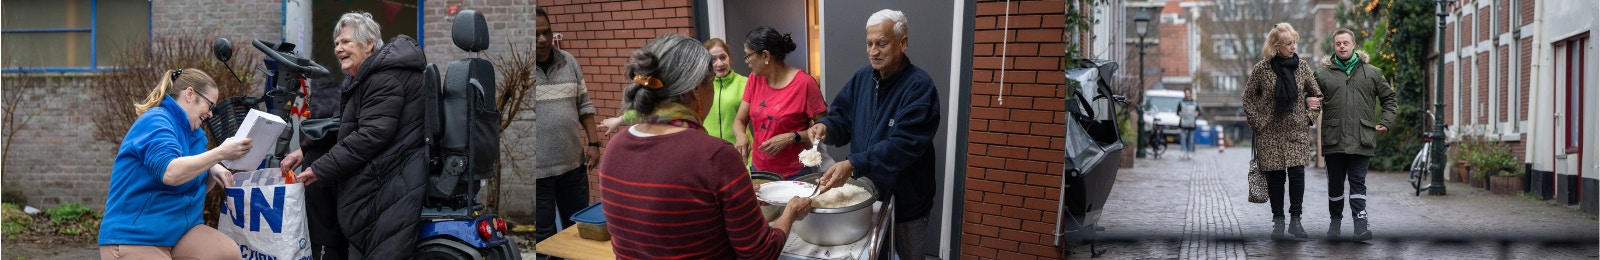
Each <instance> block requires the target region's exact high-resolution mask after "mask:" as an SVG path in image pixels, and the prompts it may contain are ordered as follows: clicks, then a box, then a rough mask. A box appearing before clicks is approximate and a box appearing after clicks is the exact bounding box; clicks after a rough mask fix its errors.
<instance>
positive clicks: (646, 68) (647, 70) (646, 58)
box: [627, 49, 658, 78]
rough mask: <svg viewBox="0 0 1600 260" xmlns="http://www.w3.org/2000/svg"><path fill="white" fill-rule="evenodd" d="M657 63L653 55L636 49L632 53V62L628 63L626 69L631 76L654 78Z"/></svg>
mask: <svg viewBox="0 0 1600 260" xmlns="http://www.w3.org/2000/svg"><path fill="white" fill-rule="evenodd" d="M657 63H658V61H657V59H656V55H655V54H654V53H650V52H648V51H645V50H644V49H638V50H634V51H633V60H631V61H629V62H628V65H627V69H628V72H629V73H630V74H632V75H629V76H630V78H631V77H632V76H656V70H657V67H658V64H657Z"/></svg>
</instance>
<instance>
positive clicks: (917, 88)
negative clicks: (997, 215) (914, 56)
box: [820, 58, 939, 221]
mask: <svg viewBox="0 0 1600 260" xmlns="http://www.w3.org/2000/svg"><path fill="white" fill-rule="evenodd" d="M902 64H903V67H901V69H900V71H899V72H895V73H894V74H893V75H890V76H888V77H886V78H883V79H878V77H877V75H878V71H877V70H875V69H872V66H870V65H869V66H864V67H862V68H861V69H860V70H857V71H856V73H855V75H854V76H851V77H850V82H847V83H845V85H844V89H842V90H840V91H839V94H838V96H835V97H834V99H833V102H832V104H831V105H829V106H828V116H827V117H823V118H822V120H821V121H820V123H821V124H823V125H826V126H827V127H828V137H827V139H826V140H823V143H825V144H828V145H833V146H844V145H847V144H854V145H852V146H851V147H850V155H849V156H848V157H847V159H848V160H850V165H851V166H854V167H855V173H856V175H857V176H866V177H867V178H868V179H871V180H872V183H873V186H877V187H876V188H877V189H878V190H879V191H893V192H892V193H890V194H893V196H894V197H896V198H897V199H896V200H895V203H896V205H895V207H896V209H895V220H896V221H907V220H915V219H918V218H923V217H927V216H928V212H929V211H930V210H932V209H933V192H934V174H936V173H934V156H936V154H935V153H934V151H933V136H934V134H935V133H937V132H938V130H939V103H938V101H939V92H937V87H936V86H934V84H933V78H932V77H929V76H928V73H927V72H925V71H922V69H921V68H917V66H915V65H911V60H910V59H909V58H907V59H903V61H902ZM879 198H880V199H886V198H888V196H879Z"/></svg>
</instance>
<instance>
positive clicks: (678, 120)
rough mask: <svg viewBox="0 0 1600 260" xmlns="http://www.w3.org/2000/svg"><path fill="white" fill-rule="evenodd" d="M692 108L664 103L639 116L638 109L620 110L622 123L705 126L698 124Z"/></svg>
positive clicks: (689, 126) (698, 120) (698, 121)
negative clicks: (647, 113) (645, 114)
mask: <svg viewBox="0 0 1600 260" xmlns="http://www.w3.org/2000/svg"><path fill="white" fill-rule="evenodd" d="M694 114H695V112H694V109H690V108H689V106H684V105H683V104H678V103H665V104H661V105H658V106H656V111H655V112H653V113H650V115H648V116H643V117H641V116H639V111H638V110H631V109H630V110H628V111H625V112H622V125H632V124H641V123H643V124H663V125H672V126H678V127H688V128H702V129H703V128H705V127H704V126H701V125H700V119H698V118H696V117H695V115H694Z"/></svg>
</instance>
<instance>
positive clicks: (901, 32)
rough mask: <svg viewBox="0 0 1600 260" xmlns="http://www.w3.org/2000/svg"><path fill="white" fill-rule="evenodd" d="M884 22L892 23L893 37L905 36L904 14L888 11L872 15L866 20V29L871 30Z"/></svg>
mask: <svg viewBox="0 0 1600 260" xmlns="http://www.w3.org/2000/svg"><path fill="white" fill-rule="evenodd" d="M884 21H894V35H895V36H906V14H905V13H901V12H900V11H895V10H889V9H883V10H878V12H876V13H872V17H868V18H867V27H868V28H871V27H872V26H873V25H878V24H881V23H883V22H884Z"/></svg>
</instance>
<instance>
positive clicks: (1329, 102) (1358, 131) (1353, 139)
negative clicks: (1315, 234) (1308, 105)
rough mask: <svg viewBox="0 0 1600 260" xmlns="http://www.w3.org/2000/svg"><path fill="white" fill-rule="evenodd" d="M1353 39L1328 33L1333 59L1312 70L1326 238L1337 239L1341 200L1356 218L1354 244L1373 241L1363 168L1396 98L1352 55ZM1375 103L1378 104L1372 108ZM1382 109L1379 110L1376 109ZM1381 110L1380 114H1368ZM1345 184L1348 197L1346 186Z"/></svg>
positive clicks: (1379, 75)
mask: <svg viewBox="0 0 1600 260" xmlns="http://www.w3.org/2000/svg"><path fill="white" fill-rule="evenodd" d="M1354 38H1355V34H1354V33H1351V32H1350V30H1349V29H1339V30H1337V31H1334V33H1333V49H1334V54H1333V55H1331V57H1328V58H1327V59H1324V60H1323V61H1322V66H1320V67H1316V68H1315V69H1314V70H1313V71H1314V72H1315V73H1316V77H1317V86H1318V87H1319V88H1321V89H1322V94H1323V100H1322V126H1321V128H1322V131H1321V132H1322V153H1323V156H1324V159H1325V160H1326V161H1327V165H1328V213H1329V215H1331V216H1332V218H1331V220H1330V223H1329V225H1328V238H1330V239H1337V238H1339V236H1340V235H1339V232H1340V231H1339V225H1340V222H1341V220H1342V219H1343V217H1344V204H1345V203H1344V202H1345V199H1347V198H1348V199H1349V200H1350V211H1351V212H1350V214H1351V215H1352V216H1354V217H1355V220H1354V223H1355V233H1354V234H1355V237H1354V238H1355V239H1356V240H1367V239H1372V231H1370V230H1367V164H1368V163H1369V162H1370V159H1371V158H1372V155H1373V150H1374V148H1375V147H1377V141H1376V139H1377V138H1376V135H1377V133H1378V131H1387V130H1389V127H1388V125H1389V124H1390V123H1392V122H1394V115H1395V106H1396V103H1395V102H1396V101H1395V94H1394V89H1391V88H1390V87H1389V81H1388V80H1386V79H1384V78H1383V71H1382V70H1379V69H1378V67H1375V66H1372V64H1370V63H1367V54H1366V53H1364V52H1356V51H1354V49H1355V39H1354ZM1374 102H1379V103H1378V104H1374ZM1379 104H1381V106H1380V105H1379ZM1378 108H1381V109H1382V110H1383V111H1382V112H1381V113H1375V112H1374V111H1373V110H1374V109H1378ZM1346 181H1349V183H1350V194H1349V197H1346V196H1345V189H1344V185H1345V182H1346Z"/></svg>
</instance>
